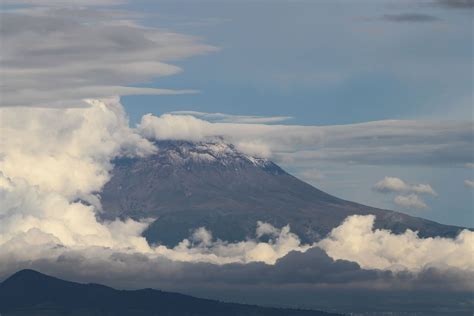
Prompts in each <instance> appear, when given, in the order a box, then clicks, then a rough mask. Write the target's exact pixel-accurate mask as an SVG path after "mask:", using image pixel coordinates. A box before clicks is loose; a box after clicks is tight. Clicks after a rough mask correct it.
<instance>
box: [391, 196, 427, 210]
mask: <svg viewBox="0 0 474 316" xmlns="http://www.w3.org/2000/svg"><path fill="white" fill-rule="evenodd" d="M393 202H395V204H397V205H399V206H401V207H404V208H408V209H425V208H428V205H426V203H425V201H423V200H422V199H421V198H420V197H419V196H418V195H416V194H409V195H397V196H396V197H395V198H394V199H393Z"/></svg>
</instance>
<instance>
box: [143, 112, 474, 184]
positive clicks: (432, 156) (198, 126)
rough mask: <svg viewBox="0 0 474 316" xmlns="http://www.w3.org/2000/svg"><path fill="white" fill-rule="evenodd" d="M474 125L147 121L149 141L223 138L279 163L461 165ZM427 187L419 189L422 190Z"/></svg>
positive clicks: (186, 118) (145, 128)
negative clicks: (311, 124) (325, 162)
mask: <svg viewBox="0 0 474 316" xmlns="http://www.w3.org/2000/svg"><path fill="white" fill-rule="evenodd" d="M472 128H473V124H472V122H432V121H377V122H368V123H360V124H348V125H333V126H298V125H266V124H251V125H249V124H239V123H211V122H208V121H205V120H202V119H199V118H197V117H195V116H191V115H172V114H164V115H161V116H153V115H151V114H147V115H145V116H143V118H142V120H141V122H140V124H139V125H138V130H139V131H140V133H141V134H142V135H143V136H144V137H146V138H148V139H177V140H193V141H198V140H206V139H209V138H213V137H217V136H221V137H224V139H226V140H228V141H229V142H232V143H233V144H235V145H236V146H237V148H238V149H240V150H242V151H244V152H246V153H249V154H252V155H257V156H260V157H272V158H273V159H274V160H276V161H278V162H280V163H288V164H289V163H292V164H298V165H300V166H304V165H305V164H308V165H313V164H314V162H315V161H332V162H343V163H348V162H349V163H359V164H369V165H370V164H376V165H377V164H381V165H383V164H388V165H390V164H397V165H406V164H411V165H416V164H426V165H451V166H453V165H455V166H457V165H460V164H461V165H462V164H465V163H467V162H470V161H471V160H472V153H471V151H470V149H469V148H470V147H472V146H473V145H474V139H473V135H472ZM427 189H429V188H422V187H419V188H418V189H417V190H419V191H423V190H427Z"/></svg>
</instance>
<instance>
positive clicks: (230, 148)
mask: <svg viewBox="0 0 474 316" xmlns="http://www.w3.org/2000/svg"><path fill="white" fill-rule="evenodd" d="M155 145H156V147H157V148H158V153H157V155H158V156H161V157H162V158H163V159H166V160H167V161H168V163H172V164H174V165H184V164H188V163H199V164H203V163H204V164H205V163H209V164H220V165H223V166H235V165H241V166H242V165H245V164H251V165H253V166H255V167H259V168H269V167H272V166H274V164H273V163H272V162H271V161H269V160H267V159H265V158H259V157H254V156H252V155H248V154H244V153H242V152H240V151H239V150H238V149H237V148H236V147H235V146H234V145H233V144H230V143H227V142H225V141H224V140H222V139H217V140H214V141H207V142H203V141H199V142H191V141H169V140H166V141H155Z"/></svg>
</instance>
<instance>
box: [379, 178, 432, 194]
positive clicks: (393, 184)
mask: <svg viewBox="0 0 474 316" xmlns="http://www.w3.org/2000/svg"><path fill="white" fill-rule="evenodd" d="M374 190H375V191H378V192H382V193H392V192H404V193H418V194H429V195H433V196H436V195H437V193H436V192H435V191H434V190H433V188H432V187H431V185H429V184H413V185H410V184H407V183H406V182H405V181H403V180H402V179H400V178H396V177H385V178H383V179H382V180H380V181H379V182H377V183H376V184H375V185H374Z"/></svg>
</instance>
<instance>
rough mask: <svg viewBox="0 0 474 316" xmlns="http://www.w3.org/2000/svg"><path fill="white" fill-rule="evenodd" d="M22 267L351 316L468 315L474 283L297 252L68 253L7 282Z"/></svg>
mask: <svg viewBox="0 0 474 316" xmlns="http://www.w3.org/2000/svg"><path fill="white" fill-rule="evenodd" d="M89 251H93V250H89ZM20 268H33V269H37V270H39V271H42V272H44V273H48V274H52V275H55V276H58V277H62V278H65V279H69V280H75V281H79V282H97V283H103V284H107V285H111V286H115V287H118V288H143V287H152V288H160V289H164V290H170V291H179V292H184V293H188V294H193V295H197V296H201V297H210V298H217V299H223V300H229V299H231V300H232V301H240V302H247V303H259V304H271V305H281V306H300V307H301V306H304V307H310V308H322V309H327V310H338V311H351V312H354V311H361V312H362V311H364V312H374V311H392V312H393V311H413V308H416V309H417V311H419V312H420V314H422V313H423V312H425V313H427V314H429V313H430V312H431V313H432V312H435V311H437V310H438V309H439V308H443V309H448V310H450V311H458V310H460V311H464V312H466V311H469V309H470V308H472V301H470V300H466V298H468V297H469V294H470V293H471V292H470V291H471V288H472V286H471V285H469V284H470V282H472V281H474V276H473V275H472V274H469V273H468V274H466V273H465V272H461V271H458V270H455V269H452V270H449V271H442V272H441V271H439V270H437V269H434V268H427V269H425V270H423V271H422V272H421V273H418V274H413V273H409V272H400V273H393V272H387V271H379V270H364V269H361V268H360V267H359V266H358V265H357V264H355V263H352V262H348V261H344V260H333V259H331V258H330V257H328V256H327V254H326V253H325V252H324V251H322V250H321V249H318V248H313V249H310V250H308V251H307V252H306V253H300V252H291V253H289V254H288V255H287V256H285V257H283V258H281V259H279V260H278V261H277V263H276V264H275V265H266V264H263V263H250V264H226V265H221V266H217V265H212V264H209V263H183V262H175V261H170V260H168V259H166V258H161V257H158V258H155V259H151V258H149V257H148V256H145V255H141V254H124V253H115V252H113V251H109V252H108V254H107V256H106V257H103V256H98V255H96V254H95V255H94V256H93V257H90V254H89V255H88V254H87V253H84V252H75V251H69V252H65V253H64V254H63V255H61V256H60V257H58V258H56V259H38V260H34V261H29V262H16V263H14V264H13V265H10V266H8V267H2V273H1V276H0V277H1V278H5V277H6V276H7V275H8V274H9V273H12V272H14V271H16V270H18V269H20ZM103 271H107V273H103ZM356 297H360V300H359V299H355V298H356ZM367 297H370V299H371V303H370V304H368V301H367ZM374 298H377V299H375V300H374ZM433 298H436V304H433ZM275 302H278V303H275Z"/></svg>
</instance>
